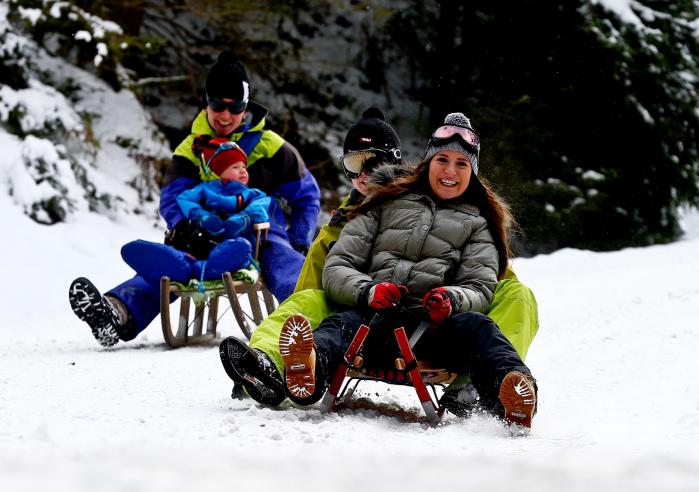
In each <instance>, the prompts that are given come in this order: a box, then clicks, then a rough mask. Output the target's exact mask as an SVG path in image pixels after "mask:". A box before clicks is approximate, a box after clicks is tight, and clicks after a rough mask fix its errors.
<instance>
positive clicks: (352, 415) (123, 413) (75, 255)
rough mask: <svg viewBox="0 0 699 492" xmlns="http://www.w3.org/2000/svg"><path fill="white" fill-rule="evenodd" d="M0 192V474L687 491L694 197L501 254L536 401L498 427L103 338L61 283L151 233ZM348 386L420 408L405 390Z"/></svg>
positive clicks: (102, 265)
mask: <svg viewBox="0 0 699 492" xmlns="http://www.w3.org/2000/svg"><path fill="white" fill-rule="evenodd" d="M0 209H1V210H3V213H2V215H3V236H4V237H3V238H2V240H1V241H0V251H1V252H2V257H3V262H2V264H3V267H2V271H3V274H4V281H3V282H2V286H1V287H0V299H2V301H1V302H2V313H3V320H2V325H1V326H2V338H1V339H0V360H1V361H2V362H1V367H0V489H2V490H5V491H17V490H47V489H50V490H54V491H63V490H65V491H77V490H85V491H88V490H90V491H92V490H110V491H111V490H114V491H116V490H149V491H150V490H168V491H171V490H273V489H277V490H278V489H279V488H280V487H286V488H287V489H288V490H320V489H321V488H327V489H330V490H355V489H356V488H357V487H362V486H369V487H370V488H372V489H374V488H379V487H381V488H385V487H399V488H400V489H401V490H408V491H411V490H420V489H422V490H425V489H431V488H435V487H438V488H440V489H446V490H457V489H463V490H479V491H490V490H532V491H537V492H545V491H561V490H573V491H577V490H595V491H607V490H609V491H615V492H619V491H627V490H628V491H634V492H637V491H656V490H673V491H680V490H682V491H684V490H686V491H690V490H699V377H697V375H696V371H697V368H698V367H699V366H698V365H697V359H696V357H697V353H699V336H697V326H698V325H697V321H696V319H697V314H696V313H697V311H698V310H699V283H697V280H696V279H697V278H699V215H698V214H696V213H688V214H687V216H686V217H685V226H686V227H687V230H688V234H687V236H686V237H685V239H684V240H682V241H679V242H677V243H675V244H671V245H667V246H655V247H649V248H638V249H627V250H624V251H619V252H614V253H591V252H586V251H577V250H563V251H559V252H556V253H554V254H551V255H545V256H539V257H536V258H532V259H526V260H525V259H517V260H516V261H515V268H516V270H517V272H518V274H519V275H520V277H521V278H522V279H523V280H524V281H525V282H526V283H527V284H529V285H530V286H531V287H532V288H533V290H534V292H535V293H536V295H537V298H538V301H539V307H540V319H541V327H540V330H539V334H538V336H537V338H536V339H535V341H534V343H533V345H532V347H531V351H530V354H529V357H528V360H527V362H528V364H529V365H530V367H531V368H532V370H533V371H534V373H535V375H536V377H537V378H538V381H539V387H540V406H539V413H538V415H537V417H536V419H535V422H534V429H533V431H532V433H531V435H530V436H528V437H525V438H511V437H509V436H508V434H507V432H506V431H505V430H504V429H503V427H502V426H501V425H500V424H499V423H497V422H496V421H495V420H494V419H491V418H486V417H475V418H472V419H470V420H465V421H461V420H458V419H456V418H453V417H449V418H447V419H446V420H445V422H444V424H443V425H441V426H440V427H438V428H429V427H425V426H423V425H422V424H419V423H407V422H404V421H401V420H399V419H397V418H394V417H389V416H386V415H379V414H377V413H375V412H371V411H358V410H357V411H352V412H345V413H343V414H339V415H338V414H332V415H322V414H320V412H319V410H318V409H317V408H316V407H310V408H296V407H293V406H291V405H285V406H283V407H282V408H281V409H278V410H273V409H269V408H262V407H260V406H258V405H256V404H254V403H253V402H252V401H251V400H247V401H233V400H231V399H230V397H229V393H230V387H231V384H230V381H229V379H228V377H227V376H226V374H225V373H224V372H223V370H222V369H221V367H220V362H219V359H218V353H217V346H216V345H209V346H204V347H191V348H182V349H178V350H170V349H168V348H166V346H165V345H164V343H163V339H162V335H161V332H160V329H159V322H158V321H157V320H156V322H154V323H153V325H152V326H151V327H150V328H149V329H148V330H146V332H144V333H143V334H141V335H140V336H139V337H138V338H137V339H136V340H135V341H133V342H130V343H121V344H119V345H117V346H116V347H115V348H113V349H102V348H101V347H99V345H97V344H96V342H95V341H94V340H93V338H92V336H91V334H90V331H89V328H88V327H87V326H86V325H84V324H83V323H81V322H80V321H78V320H77V318H75V317H74V315H73V313H72V312H71V310H70V308H69V306H68V302H67V291H68V285H69V283H70V281H71V280H72V279H73V278H74V277H76V276H80V275H85V276H88V277H89V278H91V279H92V280H93V281H94V282H95V284H96V285H97V286H98V287H100V288H101V289H107V288H110V287H112V286H114V285H116V283H117V282H120V281H122V280H124V279H126V278H128V276H130V271H129V269H128V267H127V266H125V265H124V264H123V262H121V260H120V257H119V247H120V245H121V244H122V243H124V242H126V241H128V240H131V239H134V238H137V237H140V238H145V239H152V240H159V239H160V233H159V232H158V231H157V230H155V229H152V228H149V227H148V226H147V225H145V221H138V220H137V217H136V216H130V218H126V219H122V221H121V222H120V223H114V222H111V221H109V220H107V219H104V218H101V217H99V216H96V215H95V214H88V213H85V214H76V215H74V216H72V218H71V220H70V222H69V223H67V224H59V225H55V226H51V227H48V226H39V225H36V224H35V223H33V222H31V221H30V220H28V219H27V218H26V217H25V216H24V215H23V214H22V212H21V209H20V207H19V206H18V205H17V204H15V203H14V202H12V200H11V198H9V197H8V196H6V195H2V194H0ZM228 316H229V315H226V317H225V318H224V320H223V321H222V323H223V324H222V332H223V335H224V336H227V335H231V334H237V335H239V332H238V331H237V330H236V329H235V328H234V325H233V320H232V317H228ZM361 389H362V386H360V391H361ZM363 393H364V394H365V395H369V396H372V397H373V398H375V399H376V400H377V401H380V402H383V403H387V404H393V403H395V402H398V403H400V404H401V405H403V406H405V407H407V408H410V409H413V410H414V411H415V412H417V411H418V406H417V401H416V399H415V397H414V396H413V394H412V393H411V392H410V391H407V389H405V388H396V387H390V388H388V389H386V387H381V386H380V385H373V386H372V385H371V384H365V385H364V390H363ZM377 394H380V396H377Z"/></svg>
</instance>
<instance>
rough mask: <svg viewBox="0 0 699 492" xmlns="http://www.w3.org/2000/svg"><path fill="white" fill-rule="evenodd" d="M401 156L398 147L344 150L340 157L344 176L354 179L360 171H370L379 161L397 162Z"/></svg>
mask: <svg viewBox="0 0 699 492" xmlns="http://www.w3.org/2000/svg"><path fill="white" fill-rule="evenodd" d="M400 158H401V154H400V149H398V148H395V149H373V148H372V149H364V150H352V151H350V152H346V153H345V154H343V155H342V157H340V164H341V165H342V170H343V171H344V172H345V176H347V177H348V178H349V179H356V178H358V177H359V175H360V174H362V171H367V172H369V171H371V169H373V168H374V167H375V166H376V165H377V164H379V163H380V162H397V161H399V160H400Z"/></svg>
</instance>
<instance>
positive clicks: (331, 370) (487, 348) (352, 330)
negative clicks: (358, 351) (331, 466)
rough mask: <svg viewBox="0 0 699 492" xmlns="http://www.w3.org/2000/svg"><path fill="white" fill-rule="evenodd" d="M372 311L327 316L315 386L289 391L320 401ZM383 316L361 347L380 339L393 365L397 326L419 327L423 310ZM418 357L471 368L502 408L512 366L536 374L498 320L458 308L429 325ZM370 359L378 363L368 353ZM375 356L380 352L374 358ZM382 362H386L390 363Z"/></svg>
mask: <svg viewBox="0 0 699 492" xmlns="http://www.w3.org/2000/svg"><path fill="white" fill-rule="evenodd" d="M373 314H374V313H373V312H366V311H355V310H350V311H344V312H341V313H338V314H335V315H333V316H330V317H328V318H326V319H325V320H323V322H322V323H321V324H320V325H319V326H318V328H317V329H316V330H315V331H314V332H313V339H314V344H315V349H316V390H315V392H314V393H313V394H312V395H311V396H309V397H307V398H303V399H298V398H293V397H290V399H291V400H293V401H295V402H296V403H299V404H302V405H310V404H312V403H315V402H316V401H318V400H319V399H320V398H321V397H322V396H323V393H325V390H326V389H327V387H328V385H329V384H330V380H331V379H332V376H333V375H334V374H335V371H336V370H337V368H338V366H339V365H340V362H341V360H342V358H343V356H344V354H345V352H346V351H347V349H348V348H349V344H350V342H351V341H352V338H354V335H355V334H356V333H357V330H358V329H359V327H360V326H361V325H362V324H366V325H368V324H369V321H370V320H371V318H372V316H373ZM381 314H382V315H383V317H384V319H383V321H382V322H381V324H379V325H378V326H374V327H372V330H371V332H370V334H369V337H367V339H366V340H365V343H364V346H363V347H362V353H363V354H364V355H369V354H367V353H365V350H366V349H369V348H371V349H372V350H371V353H372V354H373V355H376V354H375V353H374V352H375V349H376V346H375V345H377V344H378V345H379V346H380V347H381V350H382V351H383V352H384V353H383V355H384V357H385V358H386V360H387V361H391V362H390V365H389V366H388V367H392V364H393V361H394V360H395V358H396V357H397V356H398V354H399V352H398V346H397V344H396V343H395V338H394V336H393V329H394V328H397V327H399V326H403V327H404V328H405V330H406V333H407V335H408V337H409V336H410V335H411V334H412V332H413V331H415V328H417V325H418V323H419V322H420V316H416V315H415V314H414V313H413V314H402V315H396V316H388V313H387V312H386V311H382V312H381ZM413 351H414V352H415V356H416V357H417V359H418V360H427V361H429V362H431V363H433V364H435V365H437V366H440V367H444V368H446V369H448V370H450V371H453V372H456V373H458V374H467V375H469V376H470V377H471V381H472V382H473V385H474V386H475V388H476V390H477V391H478V394H479V396H480V398H481V404H482V405H483V407H484V408H486V409H488V410H491V411H494V412H500V411H501V408H502V407H501V403H500V401H499V398H498V392H499V389H500V383H501V382H502V380H503V378H504V377H505V375H506V374H507V373H508V372H510V371H519V372H522V373H524V374H529V375H531V372H530V371H529V369H528V368H527V366H526V365H525V364H524V362H523V361H522V359H521V358H520V356H519V355H518V354H517V351H516V350H515V348H514V347H513V346H512V344H511V343H510V342H509V341H508V340H507V338H505V336H504V335H503V334H502V333H501V332H500V329H499V328H498V326H497V325H496V324H495V322H494V321H493V320H492V319H490V318H489V317H487V316H485V315H484V314H480V313H471V312H468V313H458V314H455V315H453V316H450V317H449V318H448V319H447V320H446V321H445V322H444V323H443V324H442V325H441V326H439V327H438V328H436V329H428V331H427V332H426V333H424V334H423V335H422V337H421V338H420V340H419V341H418V342H417V344H416V345H415V347H414V348H413ZM365 359H366V362H365V365H366V364H370V365H372V366H374V367H377V366H376V365H374V364H373V363H371V362H370V360H369V357H366V358H365ZM374 361H376V358H374ZM383 367H386V366H385V365H384V366H383Z"/></svg>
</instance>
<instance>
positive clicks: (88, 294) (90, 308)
mask: <svg viewBox="0 0 699 492" xmlns="http://www.w3.org/2000/svg"><path fill="white" fill-rule="evenodd" d="M101 298H102V294H100V291H99V290H97V287H95V286H94V285H93V284H92V282H90V281H89V280H88V279H86V278H84V277H80V278H77V279H75V280H73V283H71V284H70V288H69V290H68V302H69V303H70V307H71V309H72V310H73V312H74V313H75V315H76V316H77V317H78V318H79V319H80V321H84V322H85V323H87V324H88V325H89V326H90V329H91V330H92V336H94V337H95V339H96V340H97V341H98V342H99V343H100V345H102V346H103V347H111V346H112V345H115V344H116V343H117V342H118V341H119V334H118V333H117V331H116V329H114V328H113V327H111V326H109V324H108V323H107V322H103V320H100V319H99V317H100V316H107V315H106V313H104V314H103V313H101V310H102V309H103V308H102V305H101V302H100V299H101Z"/></svg>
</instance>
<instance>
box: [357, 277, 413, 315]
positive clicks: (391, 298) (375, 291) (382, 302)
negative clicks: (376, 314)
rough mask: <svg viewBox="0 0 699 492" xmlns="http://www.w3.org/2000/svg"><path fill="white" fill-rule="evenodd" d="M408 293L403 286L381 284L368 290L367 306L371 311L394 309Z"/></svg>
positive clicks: (388, 283) (389, 283)
mask: <svg viewBox="0 0 699 492" xmlns="http://www.w3.org/2000/svg"><path fill="white" fill-rule="evenodd" d="M407 293H408V288H407V287H406V286H405V285H396V284H393V283H391V282H381V283H379V284H376V285H374V286H372V287H371V289H369V295H368V296H367V304H368V305H369V307H370V308H372V309H377V310H378V309H388V308H392V307H396V305H397V304H398V301H399V300H400V298H401V297H403V296H404V295H405V294H407Z"/></svg>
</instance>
